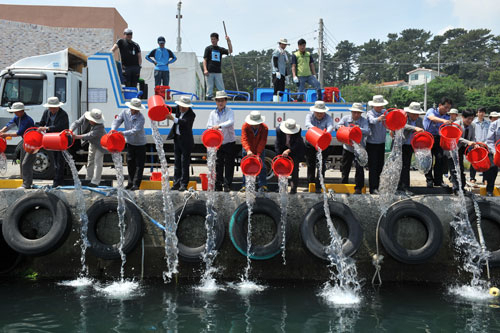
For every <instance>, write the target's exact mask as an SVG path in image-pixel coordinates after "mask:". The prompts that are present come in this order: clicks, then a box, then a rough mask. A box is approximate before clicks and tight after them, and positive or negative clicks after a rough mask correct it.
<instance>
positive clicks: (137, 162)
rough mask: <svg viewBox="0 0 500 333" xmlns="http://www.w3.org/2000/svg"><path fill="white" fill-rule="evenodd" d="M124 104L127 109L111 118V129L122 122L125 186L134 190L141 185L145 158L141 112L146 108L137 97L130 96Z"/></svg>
mask: <svg viewBox="0 0 500 333" xmlns="http://www.w3.org/2000/svg"><path fill="white" fill-rule="evenodd" d="M125 105H127V106H128V107H129V109H128V110H123V111H122V112H120V114H119V115H118V116H117V117H116V118H115V119H114V120H113V124H112V125H111V129H112V130H117V129H118V127H120V125H121V124H122V123H123V125H124V126H125V130H124V131H122V134H123V135H124V136H125V141H127V170H128V184H127V186H126V187H125V188H126V189H130V190H132V191H135V190H138V189H139V187H140V186H141V182H142V174H143V173H144V162H145V160H146V133H145V131H144V122H145V119H144V116H143V115H142V113H141V111H144V110H146V108H145V107H144V105H142V102H141V100H140V99H138V98H132V99H131V100H130V102H126V103H125Z"/></svg>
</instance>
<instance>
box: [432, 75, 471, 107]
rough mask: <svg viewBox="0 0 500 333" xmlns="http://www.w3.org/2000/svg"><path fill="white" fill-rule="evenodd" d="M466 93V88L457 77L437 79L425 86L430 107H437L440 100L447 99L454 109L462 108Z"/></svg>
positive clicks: (464, 103)
mask: <svg viewBox="0 0 500 333" xmlns="http://www.w3.org/2000/svg"><path fill="white" fill-rule="evenodd" d="M466 91H467V87H466V86H465V84H464V82H463V81H462V80H461V79H459V78H458V76H457V75H450V76H443V77H438V78H435V79H434V80H432V81H431V82H430V83H429V84H428V85H427V96H428V97H427V100H428V103H429V104H430V105H432V103H436V105H437V104H438V103H439V101H440V100H441V98H443V97H448V98H451V100H452V101H453V106H454V107H464V106H465V105H466V99H465V92H466Z"/></svg>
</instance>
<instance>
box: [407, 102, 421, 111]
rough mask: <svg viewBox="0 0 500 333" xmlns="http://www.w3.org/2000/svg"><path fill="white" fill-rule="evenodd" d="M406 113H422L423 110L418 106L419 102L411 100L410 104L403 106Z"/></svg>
mask: <svg viewBox="0 0 500 333" xmlns="http://www.w3.org/2000/svg"><path fill="white" fill-rule="evenodd" d="M404 110H405V111H406V112H408V113H413V114H424V113H425V112H424V110H422V108H421V107H420V103H419V102H411V103H410V106H407V107H405V109H404Z"/></svg>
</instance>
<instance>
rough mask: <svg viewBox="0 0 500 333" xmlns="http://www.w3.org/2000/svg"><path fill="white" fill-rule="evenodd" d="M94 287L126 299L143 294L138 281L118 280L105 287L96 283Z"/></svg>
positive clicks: (104, 292)
mask: <svg viewBox="0 0 500 333" xmlns="http://www.w3.org/2000/svg"><path fill="white" fill-rule="evenodd" d="M94 289H95V290H96V291H98V292H100V293H102V294H104V295H106V296H108V297H109V298H115V299H126V298H129V297H131V296H138V295H140V294H141V288H140V284H139V282H137V281H116V282H113V283H111V284H109V285H108V286H105V287H101V286H99V285H96V286H94Z"/></svg>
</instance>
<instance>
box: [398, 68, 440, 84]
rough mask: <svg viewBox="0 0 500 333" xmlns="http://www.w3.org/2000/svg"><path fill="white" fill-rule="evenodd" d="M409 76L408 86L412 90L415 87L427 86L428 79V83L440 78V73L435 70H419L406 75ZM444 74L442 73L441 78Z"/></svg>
mask: <svg viewBox="0 0 500 333" xmlns="http://www.w3.org/2000/svg"><path fill="white" fill-rule="evenodd" d="M406 74H407V75H408V86H409V88H410V89H411V88H412V87H415V86H420V85H422V84H425V81H426V79H427V83H429V82H431V81H432V80H434V79H435V78H436V77H437V76H438V72H437V71H435V70H433V69H427V68H417V69H414V70H412V71H409V72H408V73H406ZM443 75H444V74H443V73H440V75H439V76H443Z"/></svg>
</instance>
